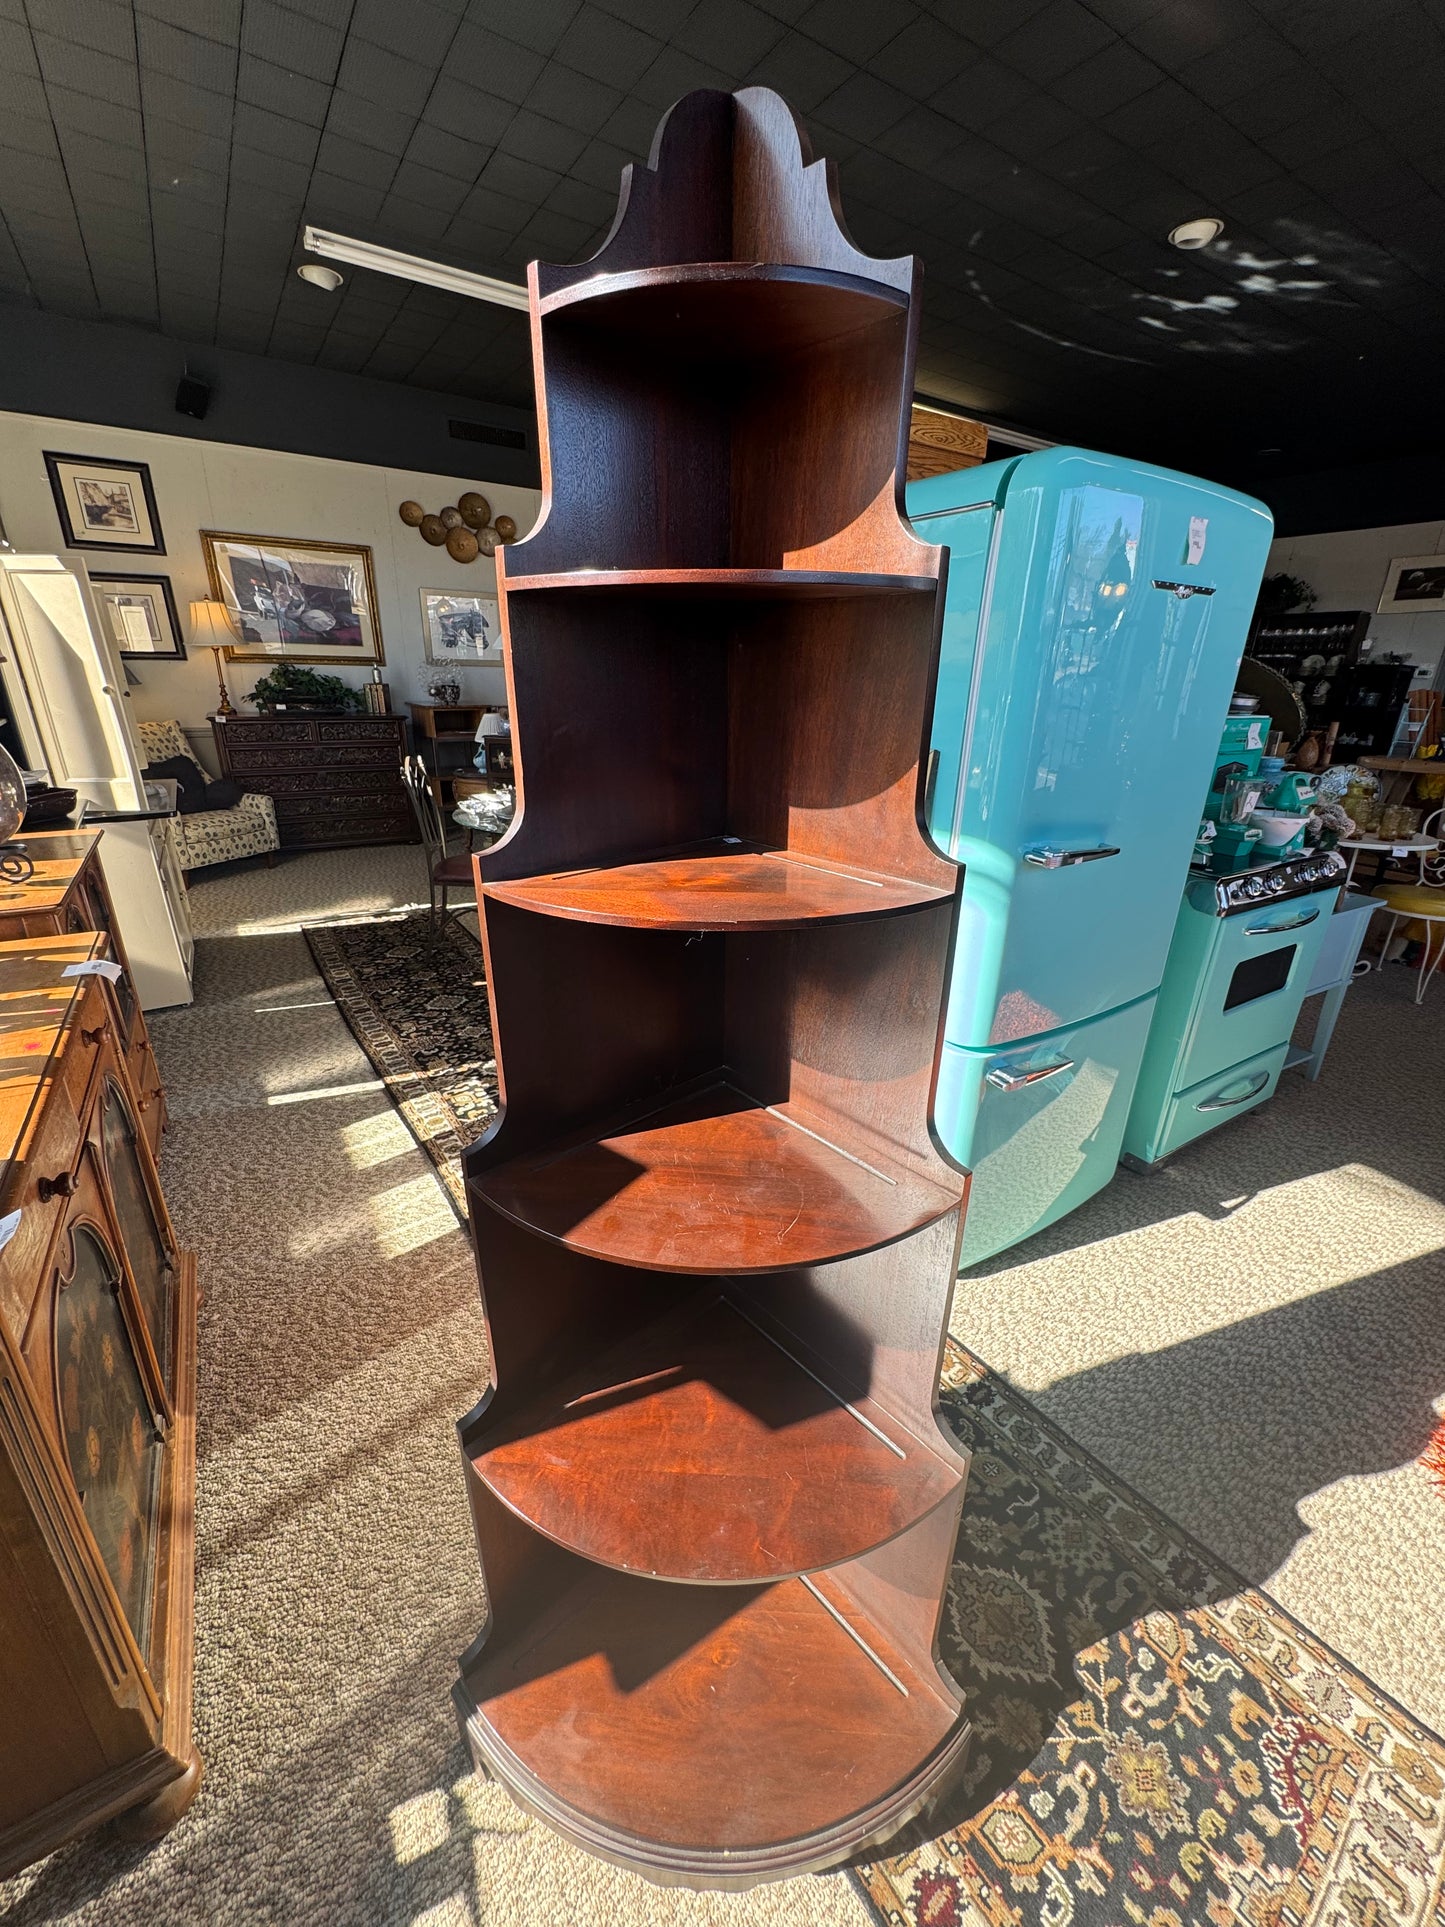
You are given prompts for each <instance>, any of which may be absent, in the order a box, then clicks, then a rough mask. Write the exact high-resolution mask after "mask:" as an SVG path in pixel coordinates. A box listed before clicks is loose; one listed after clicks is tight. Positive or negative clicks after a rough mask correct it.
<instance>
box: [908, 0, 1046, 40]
mask: <svg viewBox="0 0 1445 1927" xmlns="http://www.w3.org/2000/svg"><path fill="white" fill-rule="evenodd" d="M1047 4H1048V0H932V5H931V6H930V9H929V11H930V12H932V13H934V14H936V15H937V16H938V18H939V19H940V20H942V21H944V22H945V24H946V25H948V26H950V27H952V28H953V30H954V31H955V33H961V34H962V35H963V37H964V39H965V40H971V41H972V42H973V43H974V45H975V46H977V47H992V46H995V45H997V43H998V42H999V41H1000V40H1004V39H1006V38H1007V37H1008V35H1009V34H1011V33H1016V32H1017V31H1018V29H1019V28H1020V27H1022V26H1024V25H1025V24H1026V23H1027V22H1028V21H1030V20H1032V19H1033V18H1034V16H1035V15H1036V14H1038V13H1040V12H1042V11H1043V9H1044V7H1045V6H1046V5H1047Z"/></svg>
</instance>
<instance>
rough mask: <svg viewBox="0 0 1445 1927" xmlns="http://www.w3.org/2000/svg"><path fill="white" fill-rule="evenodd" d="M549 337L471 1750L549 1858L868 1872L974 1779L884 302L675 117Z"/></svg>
mask: <svg viewBox="0 0 1445 1927" xmlns="http://www.w3.org/2000/svg"><path fill="white" fill-rule="evenodd" d="M531 306H532V328H533V341H534V352H535V355H536V359H537V374H538V381H537V390H538V403H539V410H540V414H541V420H542V424H543V428H544V431H545V432H544V436H543V481H544V488H545V489H546V491H547V507H546V509H545V511H544V513H543V516H542V518H541V521H540V522H539V524H538V526H537V529H536V531H535V532H534V533H533V534H532V535H531V536H530V537H529V538H528V539H527V540H526V541H525V542H522V543H519V544H517V545H516V546H515V547H509V548H508V549H506V550H505V551H504V552H503V553H502V554H501V555H500V556H499V563H500V565H501V579H502V590H503V598H504V600H503V608H504V611H505V621H506V625H507V635H508V638H509V641H508V649H507V677H508V688H509V696H510V708H511V714H512V718H513V731H514V748H515V753H516V761H517V795H518V805H519V808H518V814H517V818H516V821H515V823H514V825H513V827H512V829H511V830H510V832H509V833H508V834H507V835H506V836H505V837H504V838H503V839H502V840H501V841H500V842H499V843H497V844H496V845H494V846H493V848H491V849H490V850H488V851H487V852H486V853H485V854H484V855H481V856H479V857H478V859H477V877H478V902H479V907H480V910H481V917H482V926H483V936H484V941H485V945H486V956H487V984H488V990H489V995H490V997H491V1004H492V1015H493V1020H494V1024H495V1034H496V1042H497V1054H498V1063H499V1066H500V1069H501V1072H502V1089H503V1092H504V1097H505V1109H504V1111H503V1114H502V1116H501V1118H500V1120H499V1121H498V1123H497V1124H496V1126H495V1127H494V1129H493V1130H492V1131H491V1132H490V1133H489V1135H488V1136H487V1137H486V1138H485V1139H484V1140H482V1141H480V1142H478V1143H477V1144H474V1145H473V1146H472V1147H471V1149H470V1150H469V1151H468V1153H467V1155H466V1160H465V1169H466V1179H467V1194H468V1206H469V1211H470V1216H471V1222H472V1228H473V1235H474V1239H475V1244H476V1251H477V1260H478V1266H479V1270H480V1274H481V1282H482V1294H483V1299H484V1302H485V1307H486V1313H487V1321H488V1330H489V1334H490V1340H491V1349H492V1358H491V1373H492V1382H491V1385H490V1386H489V1389H488V1391H487V1393H486V1395H485V1396H484V1397H483V1399H482V1401H481V1402H480V1404H479V1405H478V1406H477V1407H476V1409H475V1410H474V1411H473V1412H471V1413H470V1414H469V1415H468V1416H467V1417H466V1418H465V1419H464V1420H463V1421H462V1422H461V1427H460V1432H461V1442H462V1449H463V1454H464V1465H465V1473H466V1479H467V1485H468V1492H469V1496H470V1499H471V1504H472V1511H473V1518H474V1523H475V1528H476V1535H477V1542H478V1545H479V1548H480V1551H481V1556H482V1564H483V1568H484V1572H485V1578H486V1588H487V1600H488V1617H487V1622H486V1625H485V1628H484V1630H483V1633H482V1636H481V1637H480V1638H479V1639H478V1641H477V1643H476V1645H475V1646H474V1647H473V1648H472V1650H471V1651H470V1652H469V1653H468V1654H467V1655H466V1657H465V1659H464V1660H463V1662H462V1676H461V1681H460V1686H459V1691H458V1704H459V1708H460V1711H461V1714H462V1723H463V1730H464V1732H465V1734H466V1737H467V1740H468V1742H469V1744H470V1746H471V1749H472V1752H473V1757H474V1758H475V1759H476V1760H477V1762H478V1763H479V1764H480V1765H482V1766H483V1767H485V1769H486V1770H488V1771H489V1772H492V1773H494V1774H496V1776H497V1777H498V1778H499V1779H500V1780H502V1781H503V1782H504V1783H505V1784H506V1785H507V1787H508V1788H509V1789H510V1790H511V1791H512V1793H513V1794H514V1795H515V1796H516V1797H517V1798H518V1799H519V1800H521V1801H522V1802H523V1803H524V1804H526V1805H528V1806H529V1807H531V1808H532V1810H533V1811H535V1812H536V1813H538V1814H540V1815H541V1816H542V1817H543V1818H545V1819H546V1820H547V1821H548V1822H549V1823H550V1824H552V1825H553V1826H555V1827H556V1828H557V1829H558V1830H559V1831H561V1832H563V1833H565V1834H567V1835H568V1836H569V1837H570V1838H571V1839H573V1840H575V1841H577V1842H579V1843H580V1844H581V1845H583V1846H584V1847H586V1848H588V1849H589V1850H590V1851H592V1852H594V1853H597V1854H600V1855H602V1856H604V1857H607V1858H609V1859H613V1860H616V1861H619V1862H620V1863H622V1864H623V1865H626V1866H628V1867H631V1868H634V1869H636V1870H637V1871H639V1872H642V1873H644V1874H646V1875H648V1876H649V1877H650V1878H652V1879H654V1880H658V1881H664V1882H677V1883H686V1884H689V1885H694V1886H699V1887H745V1886H748V1885H750V1884H752V1883H753V1882H756V1881H759V1880H768V1879H777V1878H780V1877H782V1876H784V1875H786V1874H790V1873H796V1872H799V1871H801V1870H804V1869H807V1868H812V1867H821V1866H827V1865H830V1864H834V1863H836V1862H837V1861H839V1860H842V1859H844V1858H846V1857H847V1856H848V1855H849V1854H852V1853H855V1852H857V1851H858V1850H859V1849H861V1848H862V1847H863V1846H864V1845H866V1844H868V1843H870V1842H874V1841H877V1840H879V1839H882V1838H884V1837H886V1836H888V1835H889V1834H891V1833H892V1832H894V1831H895V1830H896V1829H897V1828H898V1827H899V1826H901V1825H902V1824H903V1823H904V1822H905V1821H906V1820H907V1819H909V1818H910V1817H911V1816H913V1815H915V1814H916V1813H918V1812H919V1810H920V1809H921V1808H922V1807H923V1806H925V1805H926V1803H927V1802H928V1801H929V1800H930V1798H931V1797H933V1796H934V1795H935V1794H936V1792H937V1790H938V1788H939V1786H940V1785H941V1784H942V1783H943V1781H944V1779H945V1778H946V1777H947V1776H948V1775H950V1774H952V1773H954V1772H955V1771H956V1770H957V1768H958V1766H959V1764H960V1762H961V1760H962V1757H963V1754H964V1750H965V1747H966V1744H967V1734H968V1729H967V1725H966V1723H965V1721H964V1718H963V1712H962V1704H961V1695H960V1693H959V1690H958V1687H957V1686H956V1684H955V1683H954V1681H953V1680H952V1679H951V1678H950V1677H949V1676H948V1675H947V1673H946V1672H945V1671H944V1670H943V1668H942V1667H941V1665H940V1663H939V1660H938V1655H937V1637H936V1636H937V1628H938V1620H939V1615H940V1611H941V1608H942V1601H943V1593H944V1587H945V1584H946V1582H947V1577H948V1570H949V1562H950V1558H951V1556H952V1551H953V1545H954V1540H955V1537H956V1534H957V1527H958V1518H959V1509H960V1506H961V1504H962V1499H963V1486H964V1477H965V1471H966V1459H965V1455H964V1454H963V1453H962V1452H961V1451H960V1450H959V1449H958V1447H957V1445H956V1443H955V1442H954V1440H953V1439H952V1438H951V1437H950V1436H949V1435H948V1434H947V1432H946V1431H945V1430H944V1428H943V1426H942V1424H941V1423H940V1420H939V1416H938V1394H937V1387H938V1368H939V1357H940V1352H941V1349H942V1343H943V1337H944V1331H945V1326H946V1321H947V1314H948V1306H949V1302H950V1298H951V1294H952V1286H953V1277H954V1271H955V1266H956V1261H957V1252H958V1239H959V1227H960V1223H961V1214H962V1200H963V1193H964V1189H965V1177H964V1175H963V1173H962V1172H960V1171H959V1170H958V1168H957V1167H956V1166H954V1165H952V1164H951V1163H950V1162H949V1161H948V1159H947V1158H946V1156H944V1155H943V1153H942V1152H941V1151H940V1150H939V1148H938V1147H937V1145H936V1144H935V1142H934V1140H933V1138H932V1136H931V1134H930V1129H929V1106H930V1099H931V1090H932V1084H933V1078H934V1074H935V1065H936V1062H937V1054H938V1049H939V1034H940V1018H941V1009H942V1000H943V993H944V986H945V982H946V970H947V965H948V959H949V953H950V946H951V942H952V933H953V929H954V925H955V921H956V915H957V895H958V883H959V873H958V871H957V869H956V868H955V866H954V865H953V864H952V863H951V862H949V861H948V860H946V859H945V858H944V857H943V856H942V855H940V853H939V852H938V851H937V850H936V849H934V848H933V846H932V845H931V844H930V843H929V842H928V841H927V840H926V838H925V835H924V833H923V830H922V828H921V817H920V810H921V806H922V799H923V780H922V774H923V771H922V764H923V748H924V744H925V742H926V734H925V731H926V728H927V723H928V717H929V711H930V706H931V699H932V690H933V679H934V675H935V669H936V661H937V646H938V622H939V613H940V598H939V580H940V574H941V571H942V567H943V560H944V557H943V552H942V551H941V550H939V549H936V548H931V547H929V546H927V545H926V544H924V543H922V542H919V541H918V540H916V539H915V538H914V536H913V535H912V534H911V533H910V532H909V530H908V529H907V527H906V526H905V524H904V523H903V521H902V519H901V515H900V510H899V489H900V485H901V481H900V471H901V458H902V451H903V446H904V442H905V439H906V434H907V408H908V399H909V396H910V393H911V388H912V368H913V344H914V338H915V333H916V328H917V305H916V268H915V264H914V263H913V262H912V260H910V259H906V258H905V259H901V260H892V261H878V260H872V259H870V258H868V257H867V256H864V255H862V254H860V253H859V252H858V251H857V250H856V249H855V248H854V247H853V246H852V244H851V243H850V241H849V240H848V238H847V236H846V235H845V234H844V233H843V231H842V229H841V228H840V226H839V223H838V220H837V217H836V215H835V212H834V206H833V201H832V193H831V182H830V177H829V173H828V170H827V168H826V167H825V166H824V165H823V164H822V163H821V162H814V161H813V159H812V156H811V153H810V151H809V149H808V146H807V140H806V136H805V135H804V134H803V132H802V130H801V129H800V128H799V127H798V125H797V123H796V122H795V121H794V119H793V117H792V114H791V113H790V111H789V109H788V107H787V106H786V104H785V103H784V102H783V101H782V100H780V99H779V98H778V96H777V95H776V94H772V93H769V92H767V91H766V90H764V89H760V88H748V89H746V90H744V91H743V92H740V93H738V94H736V95H729V94H724V93H713V92H706V93H696V94H690V95H688V96H687V97H686V98H685V99H684V100H683V101H681V102H680V103H679V104H678V105H677V106H676V107H674V108H673V110H672V112H671V114H670V115H669V116H668V118H667V119H666V121H665V122H664V124H663V126H662V127H661V128H660V130H659V132H658V136H657V139H656V141H655V143H654V146H653V152H652V157H651V160H650V161H649V163H648V164H647V165H646V166H639V167H635V168H631V169H629V170H628V172H627V174H626V175H624V184H623V195H622V205H621V209H620V212H619V215H618V219H617V221H616V223H615V224H614V226H613V229H612V231H611V233H610V235H609V237H608V239H607V241H606V243H605V244H604V247H603V249H602V252H601V253H600V254H599V255H598V256H597V257H596V258H595V259H594V260H592V261H590V262H588V263H587V264H585V265H584V266H580V267H550V266H540V265H534V266H533V268H532V271H531ZM624 738H625V740H626V741H627V742H628V745H629V753H628V755H627V756H626V758H625V759H619V757H618V755H617V753H616V752H617V744H618V742H619V741H620V740H623V739H624Z"/></svg>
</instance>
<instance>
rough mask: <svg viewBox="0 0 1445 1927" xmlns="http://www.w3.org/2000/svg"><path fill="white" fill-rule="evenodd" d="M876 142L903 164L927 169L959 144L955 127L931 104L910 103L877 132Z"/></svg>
mask: <svg viewBox="0 0 1445 1927" xmlns="http://www.w3.org/2000/svg"><path fill="white" fill-rule="evenodd" d="M878 145H879V146H880V147H881V148H882V150H883V152H884V153H885V154H891V155H892V157H893V159H894V160H896V161H902V162H903V164H904V166H905V167H916V168H918V169H919V170H920V172H927V171H928V170H930V169H932V168H934V167H935V166H936V165H937V164H938V161H939V160H940V158H941V157H942V156H943V155H945V154H949V153H952V151H953V149H954V148H955V147H957V146H958V145H959V139H958V129H957V127H956V126H955V125H954V123H953V122H952V121H951V120H945V119H944V117H943V115H942V114H936V113H935V112H934V111H933V109H932V108H931V107H922V106H919V107H911V108H910V109H909V110H908V112H907V113H906V114H904V115H903V117H902V118H901V119H900V120H896V121H894V123H893V125H892V126H891V127H888V128H886V129H885V130H884V132H883V133H881V134H880V135H879V136H878Z"/></svg>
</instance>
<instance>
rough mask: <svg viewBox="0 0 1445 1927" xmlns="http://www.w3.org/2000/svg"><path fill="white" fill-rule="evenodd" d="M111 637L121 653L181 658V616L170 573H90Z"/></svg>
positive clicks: (182, 647)
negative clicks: (177, 608)
mask: <svg viewBox="0 0 1445 1927" xmlns="http://www.w3.org/2000/svg"><path fill="white" fill-rule="evenodd" d="M90 585H91V587H92V588H93V589H94V590H95V596H96V600H97V602H99V604H100V611H101V616H102V619H103V620H104V622H105V626H106V629H107V631H108V632H109V635H110V639H111V641H112V642H113V643H114V644H115V646H116V648H117V649H118V650H119V651H120V653H121V654H122V655H123V656H161V657H171V658H172V659H173V660H175V661H177V662H184V661H185V655H186V645H185V643H184V642H182V640H181V625H180V620H179V618H178V617H177V615H176V599H175V596H174V594H173V593H172V591H171V584H170V577H169V576H164V575H97V574H96V573H95V571H94V570H92V571H91V574H90Z"/></svg>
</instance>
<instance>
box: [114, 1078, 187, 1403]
mask: <svg viewBox="0 0 1445 1927" xmlns="http://www.w3.org/2000/svg"><path fill="white" fill-rule="evenodd" d="M100 1115H101V1142H102V1144H103V1145H104V1147H105V1168H106V1172H107V1174H108V1175H109V1178H110V1191H111V1201H112V1203H113V1204H114V1205H115V1215H116V1222H117V1223H118V1224H119V1226H120V1235H121V1242H122V1243H123V1244H124V1246H125V1251H126V1256H127V1257H128V1258H129V1259H130V1269H131V1275H132V1277H133V1278H134V1279H135V1288H136V1296H137V1297H138V1298H139V1299H140V1306H141V1311H142V1312H143V1313H144V1315H145V1321H146V1326H147V1328H148V1330H149V1331H150V1335H151V1343H152V1344H153V1345H154V1346H155V1350H156V1358H157V1359H158V1360H159V1362H160V1368H161V1376H162V1378H163V1379H164V1380H165V1386H166V1390H167V1391H168V1392H171V1391H174V1389H175V1387H174V1385H173V1384H172V1381H171V1352H172V1348H173V1345H174V1339H173V1336H172V1327H173V1326H174V1324H175V1278H176V1274H175V1270H174V1267H173V1266H172V1264H171V1261H170V1253H169V1251H168V1250H167V1249H166V1241H165V1237H164V1235H163V1233H162V1231H161V1227H160V1224H159V1222H158V1220H157V1218H156V1212H155V1207H154V1205H153V1204H152V1203H151V1194H150V1189H149V1187H148V1186H147V1184H146V1179H145V1172H144V1170H143V1169H142V1168H141V1158H140V1152H139V1151H138V1150H137V1149H136V1127H135V1123H134V1121H133V1120H132V1118H131V1114H130V1106H129V1105H128V1104H127V1103H126V1101H125V1099H124V1097H123V1096H122V1095H121V1092H120V1087H119V1086H118V1085H117V1084H116V1083H115V1082H114V1080H113V1079H111V1078H107V1079H106V1081H105V1095H104V1097H103V1098H102V1099H101V1114H100Z"/></svg>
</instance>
